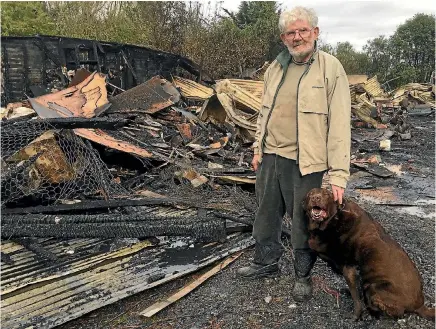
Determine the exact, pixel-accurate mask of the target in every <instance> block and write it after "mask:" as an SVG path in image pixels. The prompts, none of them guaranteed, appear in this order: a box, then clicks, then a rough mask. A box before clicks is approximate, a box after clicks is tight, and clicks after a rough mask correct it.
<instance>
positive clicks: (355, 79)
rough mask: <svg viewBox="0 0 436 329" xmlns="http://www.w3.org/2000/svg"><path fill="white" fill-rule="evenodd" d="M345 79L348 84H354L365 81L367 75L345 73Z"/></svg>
mask: <svg viewBox="0 0 436 329" xmlns="http://www.w3.org/2000/svg"><path fill="white" fill-rule="evenodd" d="M347 79H348V84H349V85H356V84H359V83H365V82H366V81H367V80H368V76H367V75H366V74H351V75H347Z"/></svg>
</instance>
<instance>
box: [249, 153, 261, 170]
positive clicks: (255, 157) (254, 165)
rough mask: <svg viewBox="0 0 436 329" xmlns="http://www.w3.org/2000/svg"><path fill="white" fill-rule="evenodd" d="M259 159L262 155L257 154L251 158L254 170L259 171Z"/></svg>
mask: <svg viewBox="0 0 436 329" xmlns="http://www.w3.org/2000/svg"><path fill="white" fill-rule="evenodd" d="M259 159H260V155H259V154H255V155H254V157H253V160H251V166H252V167H253V169H254V171H257V167H258V166H259Z"/></svg>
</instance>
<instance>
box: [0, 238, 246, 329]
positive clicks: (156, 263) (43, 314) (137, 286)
mask: <svg viewBox="0 0 436 329" xmlns="http://www.w3.org/2000/svg"><path fill="white" fill-rule="evenodd" d="M39 242H40V243H41V245H43V246H44V247H45V248H46V249H47V250H49V251H51V252H53V253H54V254H55V255H57V256H58V257H59V258H60V261H59V262H49V263H48V262H45V261H41V260H38V259H36V258H35V255H34V254H33V253H31V252H30V251H28V250H26V249H24V248H22V247H21V246H19V245H17V244H15V243H13V242H8V241H2V252H4V253H7V254H8V255H9V256H10V257H11V258H12V260H13V261H14V262H15V263H14V264H13V265H3V266H2V276H1V289H2V290H1V291H2V292H1V299H2V304H1V324H2V328H52V327H54V326H58V325H60V324H62V323H65V322H67V321H69V320H72V319H74V318H77V317H80V316H81V315H83V314H86V313H88V312H91V311H93V310H95V309H97V308H100V307H102V306H105V305H108V304H111V303H113V302H116V301H117V300H120V299H122V298H124V297H127V296H129V295H132V294H135V293H137V292H140V291H143V290H146V289H149V288H152V287H154V286H157V285H159V284H162V283H164V282H167V281H170V280H173V279H175V278H177V277H180V276H183V275H185V274H187V273H190V272H193V271H195V270H198V269H199V268H201V267H204V266H207V265H209V264H211V263H213V262H215V261H216V260H219V259H221V258H224V257H226V256H228V255H229V254H232V253H234V252H237V251H240V250H242V249H244V248H246V247H248V246H250V245H252V244H253V240H252V238H251V237H250V236H249V234H244V235H241V234H239V233H237V234H234V235H232V236H229V238H228V240H227V241H226V242H225V243H224V244H221V245H213V246H212V245H210V244H209V245H204V244H195V246H194V247H193V248H189V247H187V246H186V245H185V247H180V246H178V244H173V245H171V244H170V242H171V241H168V242H167V243H166V244H163V245H159V246H155V247H151V244H150V242H148V241H143V242H140V243H136V244H133V245H131V246H124V247H119V248H118V249H117V250H116V251H113V252H104V250H105V248H106V249H107V248H108V247H114V246H116V245H117V243H116V242H115V243H114V242H113V241H111V240H96V239H92V240H90V239H74V240H69V241H59V240H53V239H49V240H47V239H46V240H39ZM73 251H74V253H72V252H73ZM180 253H182V254H183V257H182V259H183V260H182V261H181V258H180V256H179V255H180Z"/></svg>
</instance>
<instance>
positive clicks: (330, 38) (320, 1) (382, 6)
mask: <svg viewBox="0 0 436 329" xmlns="http://www.w3.org/2000/svg"><path fill="white" fill-rule="evenodd" d="M240 2H241V1H238V0H224V1H223V4H222V7H223V8H226V9H229V10H232V11H236V10H237V9H238V5H239V4H240ZM279 3H281V4H282V8H286V9H290V8H292V7H294V6H305V7H310V8H313V9H315V11H316V12H317V14H318V18H319V21H318V26H319V28H320V33H321V34H320V38H321V39H322V40H323V41H325V42H327V43H330V44H332V45H335V44H336V43H337V42H343V41H349V42H351V44H353V46H354V47H355V49H356V50H361V49H362V46H364V45H365V44H366V41H367V40H369V39H374V38H376V37H378V36H379V35H385V36H390V35H392V34H393V33H394V32H395V30H396V29H397V27H398V25H400V24H402V23H404V22H405V21H406V20H407V19H409V18H412V17H413V15H414V14H416V13H425V14H433V15H434V14H435V8H436V5H435V4H434V1H415V0H409V1H405V0H397V1H392V0H391V1H388V0H386V1H335V0H304V1H302V0H293V1H279Z"/></svg>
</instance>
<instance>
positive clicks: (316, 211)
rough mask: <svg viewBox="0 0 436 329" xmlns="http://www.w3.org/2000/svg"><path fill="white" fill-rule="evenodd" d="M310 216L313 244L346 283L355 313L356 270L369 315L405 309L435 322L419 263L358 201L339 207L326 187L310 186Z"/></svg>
mask: <svg viewBox="0 0 436 329" xmlns="http://www.w3.org/2000/svg"><path fill="white" fill-rule="evenodd" d="M304 209H305V211H306V214H307V216H308V219H309V232H310V239H309V246H310V248H312V249H313V250H315V251H316V252H317V253H318V256H320V258H321V259H323V260H325V261H326V262H327V263H328V264H329V265H330V266H331V267H332V268H333V270H334V271H335V272H337V273H340V274H342V275H343V276H344V277H345V280H346V281H347V284H348V287H349V289H350V292H351V297H352V298H353V301H354V316H355V319H356V320H357V319H359V318H360V317H361V314H362V304H361V302H360V297H359V290H358V286H357V285H358V283H357V269H359V270H360V277H361V280H362V290H363V294H364V300H365V304H366V306H367V308H368V311H369V312H370V313H371V314H374V315H378V314H380V313H382V312H383V313H385V314H387V315H390V316H393V317H401V316H403V314H404V313H405V312H411V313H416V314H418V315H420V316H422V317H424V318H427V319H430V320H433V321H434V320H435V309H434V308H428V307H426V306H425V305H424V295H423V292H422V280H421V276H420V275H419V273H418V270H417V268H416V267H415V264H414V263H413V262H412V260H411V259H410V258H409V256H408V255H407V254H406V252H405V251H404V250H403V249H402V248H401V246H400V245H399V244H398V243H397V242H395V241H394V240H393V239H392V238H391V237H390V236H389V235H388V234H387V233H386V231H385V230H384V229H383V227H382V226H381V225H380V224H379V223H378V222H376V221H375V220H374V219H373V218H371V216H370V215H369V214H368V213H366V212H365V211H364V210H363V209H362V208H361V207H359V205H357V204H356V203H354V202H352V201H347V202H346V203H345V205H343V206H342V207H338V205H337V203H336V202H334V201H333V194H332V193H331V192H330V191H328V190H326V189H320V188H316V189H312V190H311V191H310V192H309V193H308V194H307V196H306V198H305V201H304Z"/></svg>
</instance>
